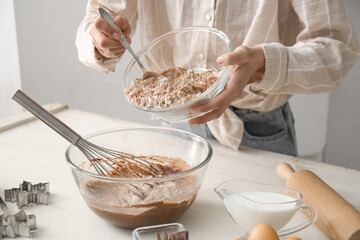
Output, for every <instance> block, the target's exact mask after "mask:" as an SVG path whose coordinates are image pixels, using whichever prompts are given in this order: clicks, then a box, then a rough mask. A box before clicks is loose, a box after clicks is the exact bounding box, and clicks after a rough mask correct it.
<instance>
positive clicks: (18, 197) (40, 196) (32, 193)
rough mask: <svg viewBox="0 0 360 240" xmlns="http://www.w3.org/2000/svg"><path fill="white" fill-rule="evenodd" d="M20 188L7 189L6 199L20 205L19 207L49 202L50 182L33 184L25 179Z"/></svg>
mask: <svg viewBox="0 0 360 240" xmlns="http://www.w3.org/2000/svg"><path fill="white" fill-rule="evenodd" d="M19 186H20V187H19V188H12V189H6V190H5V201H6V202H11V203H14V202H16V204H17V205H18V207H19V208H22V207H23V206H29V205H30V204H32V203H34V204H45V205H47V204H48V196H49V193H50V183H48V182H47V183H38V184H34V185H32V184H31V182H26V181H23V183H22V184H19Z"/></svg>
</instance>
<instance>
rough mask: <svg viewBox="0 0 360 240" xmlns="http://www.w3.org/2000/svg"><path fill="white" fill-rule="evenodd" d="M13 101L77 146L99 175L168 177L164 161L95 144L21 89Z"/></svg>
mask: <svg viewBox="0 0 360 240" xmlns="http://www.w3.org/2000/svg"><path fill="white" fill-rule="evenodd" d="M13 99H14V100H15V101H16V102H18V103H19V104H20V105H21V106H23V107H24V108H25V109H27V110H28V111H29V112H31V113H32V114H33V115H34V116H35V117H37V118H38V119H40V120H41V121H43V122H44V123H45V124H47V125H48V126H49V127H51V128H52V129H53V130H55V131H56V132H57V133H58V134H60V135H61V136H63V137H64V138H65V139H66V140H68V141H69V142H70V143H72V144H73V145H75V146H76V147H77V148H78V149H79V150H80V151H81V152H82V153H83V154H84V155H85V156H86V158H87V159H88V160H89V161H90V165H91V166H92V167H93V168H94V169H95V171H96V172H97V173H98V174H99V175H104V176H110V177H126V178H141V177H149V176H152V177H157V176H162V175H164V174H166V171H165V169H164V167H162V165H161V163H162V161H161V159H158V158H156V157H155V156H136V155H133V154H130V153H125V152H120V151H116V150H112V149H108V148H104V147H101V146H98V145H95V144H93V143H91V142H89V141H87V140H85V139H84V138H82V137H81V136H80V135H79V134H78V133H76V132H75V131H74V130H72V129H71V128H70V127H69V126H67V125H66V124H65V123H63V122H62V121H61V120H59V119H58V118H56V117H55V116H54V115H52V114H51V113H49V112H48V111H46V110H45V109H44V108H43V107H41V106H40V105H39V104H38V103H36V102H35V101H34V100H32V99H31V98H30V97H29V96H27V95H26V94H25V93H23V92H22V91H21V90H18V91H17V92H16V93H15V94H14V96H13Z"/></svg>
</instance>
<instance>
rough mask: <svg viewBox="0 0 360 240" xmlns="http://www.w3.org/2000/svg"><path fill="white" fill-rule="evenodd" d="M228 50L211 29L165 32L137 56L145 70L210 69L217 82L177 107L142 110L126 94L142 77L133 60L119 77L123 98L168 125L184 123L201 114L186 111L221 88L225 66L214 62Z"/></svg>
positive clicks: (219, 34)
mask: <svg viewBox="0 0 360 240" xmlns="http://www.w3.org/2000/svg"><path fill="white" fill-rule="evenodd" d="M232 50H233V49H232V46H231V43H230V40H229V39H228V37H227V36H226V35H225V34H224V33H223V32H221V31H219V30H217V29H215V28H209V27H189V28H182V29H179V30H175V31H171V32H168V33H166V34H164V35H162V36H160V37H158V38H156V39H155V40H154V41H152V42H151V43H150V44H149V45H148V46H146V47H145V48H143V49H142V50H141V51H140V52H139V53H137V56H138V57H139V58H140V60H141V61H142V62H143V63H144V64H145V65H146V67H147V69H148V70H149V71H154V72H158V73H161V72H163V71H164V70H167V69H169V68H173V67H182V68H186V69H190V70H193V71H195V72H203V71H207V70H212V71H213V72H215V73H218V74H219V75H220V79H219V80H217V81H216V82H215V83H214V84H213V85H212V86H211V87H210V88H208V89H207V90H206V91H205V92H203V93H202V94H201V95H200V96H198V97H197V98H195V99H193V100H191V101H189V102H187V103H185V104H182V105H180V106H176V107H169V108H165V109H152V108H145V107H141V106H137V105H135V104H133V103H131V102H130V101H129V99H128V97H127V95H126V91H127V89H129V87H130V85H131V84H132V82H133V80H134V79H136V78H141V77H142V71H141V69H140V67H139V66H138V64H136V62H135V60H134V59H133V60H132V61H130V63H129V65H128V66H127V68H126V70H125V73H124V76H123V81H122V87H123V93H124V95H125V98H126V99H127V101H128V102H129V103H130V104H131V105H132V106H134V107H135V108H137V109H140V110H142V111H145V112H148V113H151V114H153V115H155V116H156V117H157V118H160V119H162V120H165V121H167V122H169V123H177V122H186V121H188V120H189V119H192V118H195V117H198V116H201V115H203V114H204V113H194V112H192V111H190V109H191V108H192V107H194V106H197V105H200V104H204V103H206V102H208V101H210V100H211V99H213V98H214V97H215V96H216V95H217V94H218V93H219V92H221V91H222V90H223V89H224V87H225V84H226V82H227V76H228V71H229V67H228V66H220V65H219V64H217V63H216V59H217V57H219V56H220V55H222V54H225V53H228V52H231V51H232Z"/></svg>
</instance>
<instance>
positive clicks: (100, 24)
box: [90, 16, 131, 58]
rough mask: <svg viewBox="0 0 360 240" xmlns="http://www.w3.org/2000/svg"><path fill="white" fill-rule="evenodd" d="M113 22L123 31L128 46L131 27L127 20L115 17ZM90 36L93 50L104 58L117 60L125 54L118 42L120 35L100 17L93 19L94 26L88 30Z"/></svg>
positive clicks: (123, 48)
mask: <svg viewBox="0 0 360 240" xmlns="http://www.w3.org/2000/svg"><path fill="white" fill-rule="evenodd" d="M114 21H115V23H116V24H117V25H118V26H119V28H120V29H121V30H122V31H123V33H124V35H125V37H126V40H127V42H128V43H129V44H130V43H131V39H130V37H129V35H130V33H131V27H130V24H129V22H128V21H127V19H126V18H123V17H121V16H117V17H116V18H115V19H114ZM90 35H91V36H92V43H93V45H94V46H95V48H96V49H97V50H98V51H99V53H100V54H101V55H103V56H104V57H106V58H119V57H121V56H122V55H123V53H124V52H125V47H124V46H123V45H122V44H121V43H120V42H119V39H120V34H119V33H118V31H117V30H116V29H115V28H114V27H112V26H111V25H110V24H109V23H108V22H107V21H105V20H104V19H103V18H101V17H100V16H98V17H97V18H96V19H95V22H94V26H93V27H92V28H91V29H90Z"/></svg>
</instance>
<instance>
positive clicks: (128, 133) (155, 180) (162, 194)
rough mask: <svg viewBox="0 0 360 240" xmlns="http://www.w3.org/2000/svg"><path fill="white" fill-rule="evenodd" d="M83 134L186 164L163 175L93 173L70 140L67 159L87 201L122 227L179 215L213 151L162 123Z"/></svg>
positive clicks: (113, 145) (100, 142) (196, 188)
mask: <svg viewBox="0 0 360 240" xmlns="http://www.w3.org/2000/svg"><path fill="white" fill-rule="evenodd" d="M85 139H87V140H88V141H90V142H91V143H94V144H96V145H98V146H102V147H105V148H108V149H114V150H118V151H122V152H126V153H130V154H134V155H138V156H148V155H158V156H163V157H170V158H180V159H182V160H183V161H185V162H186V163H187V164H188V165H190V166H191V168H190V169H188V170H186V171H183V172H180V173H175V174H171V175H167V176H162V177H151V178H150V177H147V178H115V177H106V176H101V175H98V174H97V173H96V171H95V170H94V168H93V167H91V166H89V165H90V164H88V159H87V158H86V157H85V155H84V154H83V153H82V152H81V151H80V150H79V149H78V148H77V147H76V146H74V145H71V146H70V147H69V148H68V149H67V151H66V160H67V162H68V163H69V165H70V167H71V172H72V174H73V176H74V179H75V182H76V184H77V186H78V188H79V191H80V193H81V195H82V197H83V199H84V200H85V202H86V204H87V205H88V206H89V208H90V209H91V210H92V211H93V212H94V213H95V214H96V215H98V216H99V217H100V218H102V219H104V220H106V221H108V222H109V223H111V224H114V225H116V226H119V227H124V228H136V227H141V226H149V225H156V224H163V223H169V222H173V221H174V220H175V219H177V218H178V217H179V216H181V215H182V214H183V213H184V212H185V211H186V210H188V209H189V208H190V206H191V204H192V203H193V202H194V200H195V198H196V196H197V193H198V191H199V189H200V187H201V184H202V181H203V179H204V176H205V173H206V169H207V166H208V163H209V161H210V159H211V157H212V148H211V146H210V144H209V143H208V142H207V141H206V140H205V139H203V138H201V137H199V136H197V135H195V134H193V133H190V132H185V131H181V130H176V129H170V128H163V127H144V128H124V129H115V130H108V131H103V132H99V133H94V134H92V135H90V136H87V137H85Z"/></svg>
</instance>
